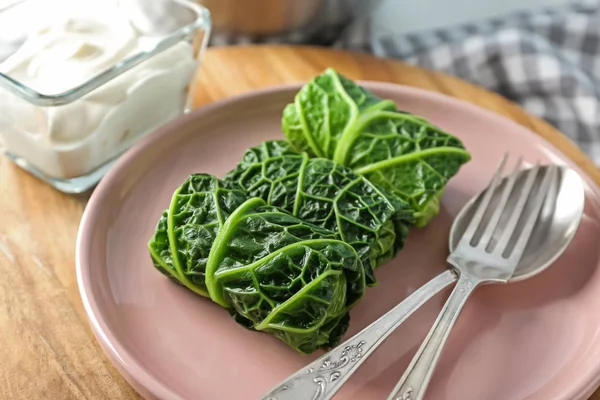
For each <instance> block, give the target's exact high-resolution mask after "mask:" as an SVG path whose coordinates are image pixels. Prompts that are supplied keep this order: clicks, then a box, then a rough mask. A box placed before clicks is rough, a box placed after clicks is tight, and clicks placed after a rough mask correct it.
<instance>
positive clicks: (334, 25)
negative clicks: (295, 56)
mask: <svg viewBox="0 0 600 400" xmlns="http://www.w3.org/2000/svg"><path fill="white" fill-rule="evenodd" d="M196 1H197V2H198V3H200V4H203V5H204V6H206V7H207V8H208V9H209V10H210V12H211V15H212V20H213V35H214V36H217V37H219V36H226V37H228V38H232V39H235V38H236V37H250V38H253V39H258V40H269V39H271V38H277V37H282V38H287V39H288V40H286V41H290V42H306V41H311V40H318V41H327V40H331V39H333V38H334V36H336V35H338V34H339V33H340V32H342V31H343V30H344V29H345V28H346V27H348V26H349V25H350V24H352V23H353V22H355V21H356V20H358V19H359V18H362V17H367V16H368V15H369V14H370V12H371V11H372V10H373V9H374V8H375V7H376V5H377V4H378V3H379V2H380V1H381V0H196ZM284 40H285V39H284Z"/></svg>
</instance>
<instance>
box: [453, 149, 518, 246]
mask: <svg viewBox="0 0 600 400" xmlns="http://www.w3.org/2000/svg"><path fill="white" fill-rule="evenodd" d="M507 159H508V153H504V156H502V159H501V160H500V164H499V165H498V167H497V168H496V172H494V176H493V177H492V180H491V181H490V184H489V185H488V187H487V191H486V192H485V195H484V196H483V200H482V201H481V203H480V204H479V206H478V207H477V210H476V211H475V215H474V216H473V218H472V219H471V222H469V226H468V227H467V229H466V230H465V232H464V233H463V235H462V237H461V238H460V242H463V241H466V242H467V243H470V242H471V240H472V239H473V236H475V232H476V231H477V227H479V224H480V223H481V219H482V218H483V215H484V214H485V211H486V210H487V208H488V207H489V205H490V200H491V199H492V195H493V194H494V192H495V191H496V188H497V187H498V183H499V182H500V178H501V176H502V170H503V169H504V165H505V164H506V160H507Z"/></svg>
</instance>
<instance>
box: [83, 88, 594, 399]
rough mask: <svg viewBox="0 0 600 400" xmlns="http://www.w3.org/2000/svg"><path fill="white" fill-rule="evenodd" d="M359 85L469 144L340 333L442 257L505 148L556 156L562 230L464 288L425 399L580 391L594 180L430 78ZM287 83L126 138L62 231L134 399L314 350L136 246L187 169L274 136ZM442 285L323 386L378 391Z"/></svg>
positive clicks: (247, 379)
mask: <svg viewBox="0 0 600 400" xmlns="http://www.w3.org/2000/svg"><path fill="white" fill-rule="evenodd" d="M362 84H364V85H365V86H366V87H368V88H369V89H371V90H373V91H374V92H375V93H377V94H378V95H380V96H382V97H385V98H390V99H393V100H395V101H397V103H398V105H399V106H400V107H401V108H404V109H406V110H408V111H411V112H414V113H418V114H421V115H423V116H425V117H427V118H429V119H431V120H432V122H433V123H435V124H437V125H439V126H441V127H442V128H444V129H447V130H448V131H450V132H453V133H455V134H456V135H457V136H459V137H460V138H461V139H462V140H463V141H464V143H465V145H466V146H467V148H468V149H469V150H470V151H471V153H472V155H473V159H472V161H471V162H470V163H469V164H468V165H467V166H465V167H464V168H463V169H462V170H461V171H460V173H459V174H458V175H457V176H456V177H455V178H454V179H453V180H452V181H451V183H450V184H449V186H448V189H447V191H446V193H445V195H444V198H443V210H442V212H441V213H440V215H439V216H437V217H436V218H435V220H434V222H432V223H431V224H430V225H429V226H428V227H426V228H425V229H421V230H415V231H413V232H412V233H411V234H410V237H409V240H408V243H407V245H406V248H405V249H404V250H403V251H402V252H401V254H400V255H399V256H398V257H397V258H396V259H395V260H393V261H392V262H390V263H389V264H388V265H385V266H383V267H382V268H381V269H380V270H378V276H377V277H378V280H379V285H378V286H377V287H376V288H373V289H370V290H368V291H367V294H366V296H365V298H364V300H363V301H362V302H361V303H360V304H359V305H358V306H357V307H356V308H355V309H354V310H353V312H352V313H351V316H352V321H351V328H350V331H349V332H348V335H352V334H354V333H356V332H357V331H359V330H360V329H362V328H363V327H364V326H366V325H367V324H369V323H370V322H372V321H374V320H375V319H376V318H378V317H379V316H380V315H382V314H383V313H384V312H386V311H387V310H389V309H390V308H391V307H392V306H394V305H395V304H397V303H398V302H400V301H401V300H402V299H404V298H405V297H406V296H407V295H409V294H410V293H411V292H413V291H414V290H415V289H417V288H418V287H419V286H420V285H422V284H423V283H425V282H426V281H427V280H429V279H430V278H432V277H433V276H434V275H435V274H437V273H439V272H440V271H442V270H443V269H444V268H445V264H444V260H445V258H446V256H447V251H448V250H447V242H448V234H449V229H450V224H451V221H452V217H453V216H454V215H456V214H457V212H458V211H459V209H460V207H461V206H462V205H463V204H464V203H465V202H466V201H467V200H468V199H469V197H471V196H472V195H473V194H475V193H476V192H477V191H479V190H480V189H481V188H482V187H483V186H484V185H485V183H486V182H487V181H488V179H489V177H490V176H491V174H492V172H493V170H494V168H495V167H496V163H497V161H498V159H499V158H500V157H501V155H502V154H503V153H504V152H505V151H507V150H509V151H510V152H511V153H512V155H513V156H514V157H516V156H517V155H523V156H524V157H525V159H526V160H527V161H535V160H536V159H539V160H542V161H554V162H557V163H561V164H568V165H571V166H573V167H575V169H576V170H577V171H578V172H579V173H580V174H581V175H582V177H583V178H584V180H585V184H586V195H587V197H586V211H585V216H584V219H583V221H582V224H581V226H580V228H579V231H578V232H577V234H576V237H575V239H574V241H573V242H572V243H571V245H570V246H569V248H568V249H567V251H566V252H565V253H564V254H563V255H562V256H561V257H560V258H559V259H558V260H557V262H555V264H554V265H553V266H552V267H551V268H550V269H548V270H547V271H546V272H544V273H543V274H540V275H538V276H536V277H534V278H531V279H529V280H526V281H522V282H519V283H511V284H508V285H492V286H487V287H483V288H481V289H479V290H478V291H477V292H476V293H475V295H474V297H472V298H471V299H470V300H469V302H468V303H467V305H466V307H465V309H464V311H463V313H462V314H461V316H460V318H459V321H458V323H457V325H456V326H455V329H454V330H453V331H452V334H451V336H450V339H449V342H448V344H447V346H446V348H445V350H444V353H443V355H442V359H441V361H440V364H439V367H438V369H437V371H436V373H435V376H434V378H433V382H432V384H431V386H430V389H429V391H428V397H427V398H428V399H433V400H445V399H448V400H454V399H460V400H484V399H485V400H495V399H498V400H519V399H531V400H533V399H536V400H560V399H564V400H576V399H581V400H584V399H587V397H588V396H589V395H590V394H591V393H592V392H593V391H594V389H595V388H596V387H597V385H598V384H599V383H600V335H599V333H600V268H599V264H600V246H599V244H600V213H599V212H598V210H599V208H598V207H599V205H600V189H599V188H598V187H597V186H596V185H595V184H594V183H593V181H592V180H591V179H590V178H589V177H588V176H586V175H585V174H584V173H583V172H582V171H581V170H579V168H577V166H576V165H575V164H574V163H573V162H572V161H570V160H569V159H568V158H567V157H565V156H564V155H563V154H561V153H560V152H559V151H558V150H557V149H556V148H554V147H553V146H552V145H550V144H549V143H547V142H546V141H545V140H543V139H542V138H540V137H539V136H537V135H536V134H534V133H532V132H530V131H529V130H527V129H525V128H523V127H522V126H520V125H518V124H516V123H514V122H512V121H510V120H508V119H505V118H502V117H500V116H497V115H496V114H493V113H491V112H488V111H485V110H482V109H480V108H478V107H475V106H473V105H470V104H467V103H464V102H461V101H458V100H455V99H452V98H449V97H446V96H442V95H439V94H435V93H430V92H426V91H422V90H417V89H412V88H407V87H402V86H398V85H392V84H384V83H370V82H362ZM299 88H300V87H299V86H298V85H293V86H285V87H277V88H272V89H268V90H262V91H255V92H251V93H248V94H245V95H243V96H238V97H233V98H230V99H227V100H225V101H221V102H219V103H214V104H211V105H209V106H206V107H203V108H201V109H199V110H197V111H195V112H193V113H191V114H190V115H186V116H185V117H182V118H180V119H178V120H177V121H175V122H173V123H171V124H169V125H167V126H165V127H163V128H162V129H160V130H159V131H157V132H156V133H154V134H153V135H151V136H149V137H148V138H146V140H144V141H142V142H140V143H139V144H138V145H137V146H135V147H134V148H132V149H131V150H129V151H128V152H127V153H126V154H125V155H124V156H123V157H122V158H121V159H120V160H119V162H118V163H117V164H116V165H115V166H114V167H113V168H112V170H111V171H110V172H109V174H108V175H107V176H106V177H105V178H104V179H103V180H102V182H101V183H100V185H99V186H98V188H97V189H96V191H95V193H94V194H93V196H92V198H91V199H90V202H89V204H88V206H87V209H86V211H85V215H84V217H83V220H82V223H81V226H80V231H79V237H78V242H77V274H78V281H79V289H80V291H81V296H82V298H83V303H84V304H85V308H86V311H87V314H88V316H89V318H90V321H91V325H92V327H93V329H94V332H95V334H96V336H97V338H98V341H99V342H100V344H101V345H102V347H103V348H104V350H105V352H106V354H107V355H108V356H109V357H110V359H111V360H112V361H113V363H114V364H115V366H116V367H117V368H118V369H119V370H120V371H121V373H122V374H123V375H124V376H125V377H126V378H127V380H128V381H129V382H130V383H131V384H132V385H133V386H134V387H135V388H136V389H137V390H138V391H139V392H140V393H142V394H143V395H144V396H146V397H148V398H160V399H165V400H174V399H194V400H221V399H222V400H233V399H236V400H245V399H258V398H259V397H260V396H261V395H262V394H263V393H264V392H265V391H266V390H267V389H269V388H270V387H272V386H273V385H274V384H276V383H277V382H278V381H280V380H281V379H283V378H285V377H286V376H287V375H288V374H290V373H292V372H294V371H296V370H297V369H298V368H300V367H302V366H303V365H304V364H306V363H308V362H309V361H311V360H312V359H314V358H315V357H317V356H318V355H319V354H314V355H312V356H310V357H303V356H301V355H299V354H298V353H296V351H295V350H292V349H290V348H289V347H287V346H286V345H285V344H284V343H283V342H280V341H279V340H278V339H275V338H273V337H271V336H270V335H267V334H263V333H256V332H250V331H248V330H246V329H244V328H242V327H240V326H238V325H237V324H236V323H235V322H234V321H233V320H232V319H231V318H230V317H229V314H228V313H227V312H226V311H225V310H223V309H222V308H220V307H218V306H217V305H215V304H213V303H211V302H210V301H209V300H207V299H205V298H202V297H199V296H197V295H195V294H193V293H192V292H190V291H188V290H186V289H184V288H182V287H179V286H178V285H176V284H174V283H172V282H170V281H169V280H167V279H166V278H165V277H163V276H162V275H161V274H160V273H158V271H156V270H155V269H154V268H153V266H152V264H151V261H150V257H149V255H148V252H147V248H146V243H147V241H148V239H149V238H150V236H151V235H152V233H153V230H154V227H155V224H156V222H157V221H158V218H159V216H160V214H161V212H162V210H163V209H164V208H165V207H166V205H167V204H168V203H169V200H170V197H171V194H172V192H173V191H174V190H175V189H176V188H177V187H178V186H179V185H180V184H181V183H182V182H183V180H184V179H185V178H186V177H187V175H188V174H190V173H193V172H206V173H212V174H215V175H217V176H223V174H224V173H225V172H226V171H228V170H229V169H230V168H232V167H233V166H234V165H235V164H236V163H237V162H238V161H239V160H240V158H241V156H242V154H243V153H244V151H245V150H246V149H247V148H249V147H252V146H255V145H257V144H258V143H260V142H261V141H263V140H266V139H281V138H283V135H282V133H281V130H280V119H281V111H282V108H283V107H284V105H285V104H286V103H288V102H289V101H291V100H292V99H293V96H294V94H295V93H296V92H297V91H298V89H299ZM446 296H447V292H446V293H444V294H440V295H439V296H437V297H435V298H434V299H433V300H432V301H431V302H430V303H428V304H426V305H425V306H424V307H423V308H422V309H421V310H419V311H418V312H417V313H416V314H415V315H413V316H412V317H411V318H410V319H409V320H408V321H407V322H406V323H405V324H404V325H403V326H401V327H400V328H399V329H398V330H397V331H396V332H395V333H394V334H393V335H392V336H391V337H390V339H388V340H387V341H386V342H385V343H384V344H383V345H382V346H381V348H380V349H379V350H378V351H377V352H376V353H375V354H374V355H373V356H372V357H371V358H370V359H369V360H367V362H366V363H365V364H364V366H363V367H361V368H360V370H359V371H358V372H357V373H356V374H355V376H353V377H352V379H351V380H350V381H349V382H348V383H347V384H346V385H345V386H344V388H343V389H342V390H341V391H340V392H339V393H338V395H337V397H336V399H361V400H369V399H384V398H386V396H387V394H388V393H389V392H390V390H391V389H392V388H393V386H394V384H395V382H396V381H397V379H398V378H400V376H401V375H402V372H403V371H404V368H405V367H406V366H407V364H408V362H409V360H410V358H411V357H412V355H413V353H414V352H415V351H416V349H417V347H418V346H419V344H420V343H421V341H422V339H423V338H424V335H425V333H426V332H427V331H428V330H429V328H430V326H431V324H432V322H433V320H434V318H435V316H436V315H437V312H438V311H439V310H440V308H441V305H442V302H443V300H444V299H445V297H446Z"/></svg>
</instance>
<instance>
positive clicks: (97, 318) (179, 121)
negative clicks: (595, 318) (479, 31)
mask: <svg viewBox="0 0 600 400" xmlns="http://www.w3.org/2000/svg"><path fill="white" fill-rule="evenodd" d="M356 82H357V83H358V84H359V85H361V86H364V87H366V88H367V89H369V90H372V91H378V90H396V91H397V90H400V91H402V92H404V94H406V95H408V96H410V95H417V96H421V97H428V98H430V99H432V100H434V101H438V102H442V103H454V104H456V103H458V104H459V105H460V106H461V107H464V108H467V109H471V110H472V111H474V112H477V113H480V114H481V113H483V114H485V115H486V117H487V118H489V119H490V120H496V121H501V122H502V123H503V124H505V125H506V124H513V125H515V126H517V127H518V128H519V129H520V130H525V131H528V132H529V133H530V134H532V135H535V136H537V137H538V138H539V139H541V140H543V141H544V142H545V143H546V145H547V146H548V147H550V148H552V149H553V150H554V151H555V152H556V153H558V154H560V155H561V156H562V157H563V158H565V159H568V160H570V161H571V162H572V163H573V164H575V166H576V168H574V169H575V170H576V172H577V173H578V174H580V175H581V178H582V179H583V180H584V182H586V183H587V186H589V187H590V188H592V189H593V190H594V192H595V194H596V195H597V196H598V197H600V182H597V181H596V179H594V178H593V177H592V176H590V174H589V173H588V171H586V169H585V168H584V167H583V166H582V165H581V163H580V162H578V161H576V160H575V159H573V158H572V157H570V156H568V155H567V154H566V153H565V151H563V150H562V149H561V148H559V147H557V146H556V145H555V144H554V143H552V142H551V141H549V140H548V139H547V138H546V137H544V136H542V135H540V134H538V133H536V132H535V131H534V130H533V129H531V128H529V127H528V126H525V125H522V124H519V123H518V122H516V121H515V120H513V119H511V118H509V117H507V116H504V115H502V114H500V113H497V112H494V111H492V110H490V109H487V108H485V107H482V106H479V105H477V104H474V103H471V102H469V101H466V100H463V99H460V98H457V97H452V96H450V95H447V94H444V93H440V92H435V91H431V90H427V89H422V88H418V87H414V86H408V85H403V84H397V83H392V82H381V81H373V80H356ZM305 84H306V82H293V83H285V84H280V85H273V86H267V87H263V88H259V89H252V90H249V91H246V92H243V93H239V94H235V95H232V96H227V97H225V98H222V99H219V100H217V101H214V102H211V103H208V104H205V105H202V106H200V107H198V108H196V109H194V110H192V111H190V112H189V113H187V114H184V115H181V116H180V117H177V118H175V119H174V120H172V121H170V122H168V123H166V124H164V125H162V126H161V127H159V128H157V129H156V130H154V131H153V132H151V133H150V134H148V135H146V136H145V137H143V138H142V139H141V140H139V141H138V142H137V143H136V144H134V145H133V146H132V147H130V148H129V149H128V150H127V151H126V152H125V153H123V154H122V155H121V157H119V159H118V160H117V161H116V162H115V163H114V164H113V166H112V167H111V168H110V170H109V171H108V172H107V173H106V175H105V176H104V178H102V179H101V180H100V182H99V183H98V185H97V186H96V188H95V189H94V191H93V193H92V194H91V196H90V198H89V201H88V202H87V204H86V207H85V209H84V211H83V214H82V217H81V220H80V223H79V227H78V231H77V239H76V247H75V270H76V277H77V286H78V290H79V294H80V298H81V301H82V303H83V306H84V310H85V313H86V317H87V318H88V322H89V324H90V327H91V328H92V332H93V333H94V336H95V337H96V340H97V341H98V343H99V344H100V347H101V348H102V350H103V352H104V354H105V356H107V358H108V359H109V360H110V361H111V364H112V366H113V367H115V368H116V369H117V370H118V371H119V373H120V374H121V375H122V376H123V377H124V378H125V380H126V381H127V382H128V383H129V384H131V385H132V386H133V388H134V389H135V390H136V391H137V392H138V393H140V394H142V395H144V396H146V395H150V396H153V397H158V398H161V399H162V398H169V399H183V398H182V397H181V395H180V394H178V393H176V392H174V391H173V390H171V388H170V387H169V386H167V385H164V384H163V383H162V382H161V381H160V380H158V379H157V377H156V376H154V375H153V374H151V373H150V372H149V371H148V370H147V369H146V368H145V367H144V366H143V365H142V364H141V363H140V362H139V361H138V360H137V359H136V357H134V356H132V354H131V353H130V351H129V350H128V349H127V348H126V347H125V346H123V345H122V344H121V343H120V342H119V341H118V340H116V339H115V338H114V336H113V335H112V332H111V329H110V328H109V326H108V325H107V323H106V321H105V320H104V318H103V317H102V313H101V312H100V309H99V308H98V307H97V304H96V303H95V301H92V299H91V298H90V295H91V287H90V281H89V266H88V268H84V260H85V259H86V258H89V249H86V248H85V246H84V243H91V242H92V241H90V240H89V239H88V238H89V236H90V235H91V234H92V231H93V229H90V225H93V220H94V218H95V216H96V215H97V214H98V213H99V210H100V209H101V204H102V200H103V199H104V198H105V197H106V196H107V195H108V194H109V192H110V188H111V187H112V184H113V181H116V180H118V178H119V173H120V172H121V171H122V170H124V169H125V168H126V167H127V166H129V165H130V164H132V163H134V162H135V160H136V159H137V158H138V157H139V156H140V155H141V154H143V153H144V152H145V151H146V150H147V149H148V148H150V147H152V146H153V145H154V144H155V143H156V142H158V141H160V140H161V139H162V138H164V137H165V136H166V135H168V134H169V133H170V132H171V131H176V130H179V129H181V128H183V127H185V126H186V125H187V124H188V123H190V122H192V121H194V120H196V119H199V118H201V117H202V116H203V115H206V114H210V113H211V112H213V110H218V109H220V108H222V107H226V106H228V105H229V104H232V103H237V102H243V101H247V100H248V99H252V98H254V97H265V96H274V95H277V94H278V93H286V92H291V91H295V92H297V91H298V90H299V89H300V88H301V87H302V86H303V85H305ZM558 132H559V131H558ZM559 133H560V134H561V135H563V136H565V137H566V135H564V134H562V133H561V132H559ZM567 138H568V137H567ZM571 145H572V146H574V147H575V148H576V150H577V151H579V152H580V153H581V155H582V156H583V157H585V159H586V160H589V158H588V157H587V156H586V155H585V154H584V153H583V152H582V151H581V150H580V149H579V148H578V147H577V146H576V145H574V144H573V143H571ZM88 247H89V246H88ZM599 342H600V340H599ZM578 380H579V384H578V385H577V384H575V383H574V384H573V385H572V386H571V387H569V388H567V389H566V390H565V393H564V395H566V396H569V397H565V399H567V398H568V399H569V400H588V397H589V396H590V395H592V394H593V393H594V392H595V391H596V390H597V389H598V387H600V359H599V360H598V361H597V362H596V364H595V365H592V366H591V367H589V368H588V371H587V373H585V374H582V375H580V376H579V379H578Z"/></svg>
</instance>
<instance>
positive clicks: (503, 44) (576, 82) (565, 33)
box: [369, 1, 600, 165]
mask: <svg viewBox="0 0 600 400" xmlns="http://www.w3.org/2000/svg"><path fill="white" fill-rule="evenodd" d="M369 47H370V49H371V50H372V51H373V52H374V53H375V54H377V55H380V56H387V57H395V58H399V59H402V60H404V61H406V62H408V63H412V64H416V65H420V66H423V67H426V68H430V69H435V70H439V71H443V72H445V73H448V74H452V75H455V76H458V77H460V78H462V79H464V80H467V81H470V82H473V83H475V84H478V85H481V86H484V87H486V88H488V89H490V90H493V91H496V92H498V93H500V94H502V95H503V96H505V97H507V98H508V99H510V100H513V101H515V102H517V103H519V104H520V105H521V106H523V107H524V108H525V109H526V110H527V111H528V112H529V113H531V114H533V115H536V116H538V117H540V118H543V119H545V120H546V121H548V122H549V123H551V124H552V125H554V126H555V127H556V128H558V129H559V130H560V131H562V132H563V133H565V134H566V135H567V136H569V137H570V138H571V139H572V140H573V141H574V142H575V143H576V144H578V145H579V146H580V147H581V148H582V149H583V150H584V151H585V152H586V153H587V154H588V155H589V156H590V157H591V158H592V159H593V160H594V161H595V163H596V164H598V165H600V3H599V2H598V1H593V2H591V1H590V2H586V3H579V4H574V5H570V6H566V7H561V8H558V7H557V8H552V9H544V10H538V11H535V12H534V11H531V12H523V13H514V14H511V15H507V16H505V17H503V18H495V19H491V20H488V21H482V22H477V23H471V24H465V25H462V26H456V27H452V28H449V29H442V30H435V31H430V32H421V33H418V34H411V35H406V36H402V37H394V36H390V35H385V34H383V35H379V36H378V35H374V37H372V38H371V42H370V46H369Z"/></svg>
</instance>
